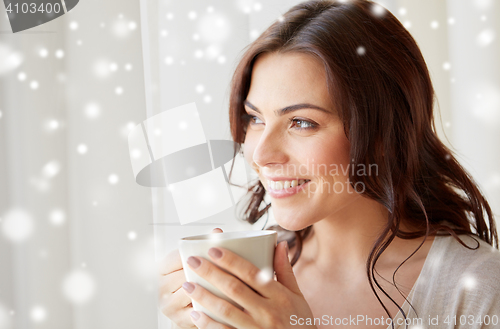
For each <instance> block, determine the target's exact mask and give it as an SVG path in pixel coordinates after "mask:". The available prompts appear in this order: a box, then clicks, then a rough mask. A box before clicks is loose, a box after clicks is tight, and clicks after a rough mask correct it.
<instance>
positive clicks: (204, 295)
mask: <svg viewBox="0 0 500 329" xmlns="http://www.w3.org/2000/svg"><path fill="white" fill-rule="evenodd" d="M182 287H183V288H184V290H185V291H186V293H187V294H188V295H189V297H191V298H192V299H193V300H194V301H196V302H198V303H199V304H200V305H201V306H203V307H205V308H206V309H207V310H209V311H210V312H212V313H213V314H214V315H216V316H218V317H219V318H221V319H222V320H223V321H225V322H227V323H229V324H230V325H232V326H234V327H236V328H241V327H244V328H252V325H251V324H252V322H253V320H252V318H251V317H250V316H249V315H248V314H246V313H244V312H243V311H242V310H240V309H239V308H237V307H236V306H234V305H233V304H231V303H229V302H228V301H226V300H224V299H222V298H219V297H217V296H215V295H213V294H212V293H211V292H210V291H208V290H206V289H205V288H203V287H202V286H200V285H198V284H196V283H194V282H185V283H184V284H183V285H182ZM197 313H201V312H197ZM200 319H201V316H200ZM197 325H198V324H197ZM223 328H224V327H223Z"/></svg>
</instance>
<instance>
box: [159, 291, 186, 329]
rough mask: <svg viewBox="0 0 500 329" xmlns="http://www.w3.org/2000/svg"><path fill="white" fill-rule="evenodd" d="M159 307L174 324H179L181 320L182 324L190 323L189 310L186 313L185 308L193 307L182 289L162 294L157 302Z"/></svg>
mask: <svg viewBox="0 0 500 329" xmlns="http://www.w3.org/2000/svg"><path fill="white" fill-rule="evenodd" d="M159 307H160V310H161V312H162V313H163V314H164V315H165V316H166V317H168V318H169V319H170V320H172V321H173V322H175V323H176V324H178V325H180V323H181V322H183V323H184V324H189V325H192V322H191V321H190V319H189V312H187V313H186V310H187V309H189V310H190V311H192V310H193V307H192V305H191V298H190V297H189V296H188V295H187V294H186V292H185V291H184V289H180V290H178V291H176V292H175V293H174V294H170V295H168V296H164V298H162V299H161V300H160V302H159ZM182 328H184V327H182Z"/></svg>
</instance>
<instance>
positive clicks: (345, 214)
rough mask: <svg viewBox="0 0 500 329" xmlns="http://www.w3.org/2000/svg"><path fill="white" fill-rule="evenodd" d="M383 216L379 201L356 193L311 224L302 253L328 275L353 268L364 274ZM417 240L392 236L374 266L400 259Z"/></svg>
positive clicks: (413, 246) (383, 223)
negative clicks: (328, 214) (347, 203)
mask: <svg viewBox="0 0 500 329" xmlns="http://www.w3.org/2000/svg"><path fill="white" fill-rule="evenodd" d="M387 218H388V211H387V209H385V208H384V207H383V206H382V205H380V204H379V203H378V202H376V201H374V200H371V199H368V198H365V197H361V196H359V197H358V198H357V199H355V200H354V201H353V202H352V203H351V204H350V205H348V206H346V207H344V208H343V209H342V210H341V211H339V212H336V213H334V214H332V215H330V216H329V217H327V218H324V219H323V220H321V221H319V222H317V223H315V224H314V225H313V232H312V236H311V237H310V238H307V239H306V241H304V256H305V258H307V259H308V262H309V263H312V264H314V266H315V267H316V268H318V269H319V270H321V271H323V272H325V273H328V274H329V275H331V274H335V275H345V276H349V275H352V273H353V270H355V271H356V272H357V273H363V274H364V273H366V261H367V259H368V257H369V254H370V251H371V249H372V248H373V246H374V245H375V242H376V241H377V239H378V238H379V236H380V235H381V234H382V231H383V228H384V226H385V225H386V223H387ZM402 229H404V230H406V228H405V227H402ZM420 242H422V239H415V240H403V239H400V238H397V237H396V238H394V240H393V241H392V242H391V244H390V245H389V246H388V247H387V249H386V250H385V251H384V252H383V253H382V255H381V256H380V258H379V260H378V261H377V268H381V267H390V266H393V265H394V264H396V262H397V264H399V263H401V262H402V261H403V260H404V259H405V258H406V257H408V256H409V255H410V254H411V253H412V252H413V251H414V250H415V249H416V248H417V247H418V245H419V244H420ZM301 257H302V256H301ZM332 272H335V273H332Z"/></svg>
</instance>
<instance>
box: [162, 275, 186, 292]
mask: <svg viewBox="0 0 500 329" xmlns="http://www.w3.org/2000/svg"><path fill="white" fill-rule="evenodd" d="M184 282H186V275H185V273H184V271H183V270H179V271H175V272H173V273H170V274H169V275H165V276H162V277H160V290H161V292H163V293H174V292H176V291H177V290H179V289H180V288H181V286H182V284H183V283H184Z"/></svg>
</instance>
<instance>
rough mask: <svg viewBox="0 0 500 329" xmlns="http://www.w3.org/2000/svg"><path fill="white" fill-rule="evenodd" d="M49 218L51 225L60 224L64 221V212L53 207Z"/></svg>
mask: <svg viewBox="0 0 500 329" xmlns="http://www.w3.org/2000/svg"><path fill="white" fill-rule="evenodd" d="M49 220H50V222H51V223H52V224H53V225H55V226H60V225H62V224H64V222H65V221H66V213H65V212H64V210H62V209H59V208H56V209H53V210H52V211H51V212H50V214H49Z"/></svg>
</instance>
